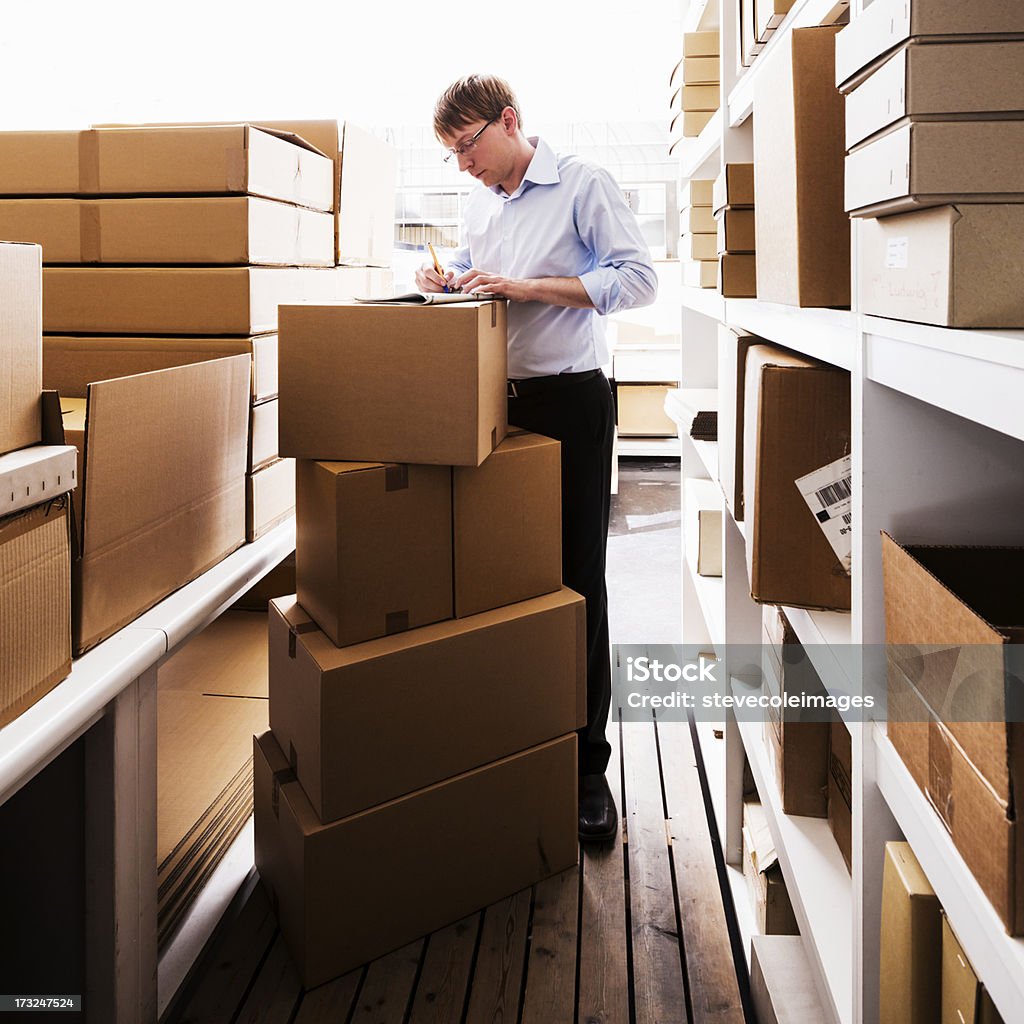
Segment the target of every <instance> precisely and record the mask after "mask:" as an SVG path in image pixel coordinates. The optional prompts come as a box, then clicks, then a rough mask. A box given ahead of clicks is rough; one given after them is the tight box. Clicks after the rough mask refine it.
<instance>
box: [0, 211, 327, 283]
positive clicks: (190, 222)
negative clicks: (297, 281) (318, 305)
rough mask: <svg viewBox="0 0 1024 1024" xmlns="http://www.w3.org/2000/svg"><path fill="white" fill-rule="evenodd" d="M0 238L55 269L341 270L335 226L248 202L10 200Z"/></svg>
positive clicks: (313, 215) (0, 215)
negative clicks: (37, 248)
mask: <svg viewBox="0 0 1024 1024" xmlns="http://www.w3.org/2000/svg"><path fill="white" fill-rule="evenodd" d="M0 237H5V238H17V239H21V240H23V241H26V242H37V243H38V244H39V245H41V246H42V248H43V260H44V261H45V262H46V263H47V264H51V263H230V264H238V263H250V264H268V265H274V264H277V265H281V266H309V267H333V266H334V218H333V217H332V216H331V214H330V213H322V212H320V211H317V210H307V209H304V208H303V207H299V206H291V205H290V204H288V203H277V202H272V201H271V200H268V199H255V198H252V197H246V196H230V197H210V196H204V197H194V198H187V199H183V198H162V199H8V200H5V201H4V202H3V203H0Z"/></svg>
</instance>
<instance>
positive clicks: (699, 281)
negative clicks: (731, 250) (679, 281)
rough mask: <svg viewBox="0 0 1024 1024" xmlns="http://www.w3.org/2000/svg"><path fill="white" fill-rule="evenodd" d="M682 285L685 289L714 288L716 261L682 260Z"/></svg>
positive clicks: (716, 274)
mask: <svg viewBox="0 0 1024 1024" xmlns="http://www.w3.org/2000/svg"><path fill="white" fill-rule="evenodd" d="M681 262H682V267H683V284H684V285H686V287H687V288H715V287H716V286H717V285H718V260H682V261H681Z"/></svg>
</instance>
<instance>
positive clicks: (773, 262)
mask: <svg viewBox="0 0 1024 1024" xmlns="http://www.w3.org/2000/svg"><path fill="white" fill-rule="evenodd" d="M838 31H839V29H838V28H837V27H836V26H834V25H830V26H826V27H820V28H798V29H794V30H793V32H791V33H789V34H788V35H787V36H786V38H785V39H783V40H781V41H780V43H779V44H778V45H777V46H775V47H774V48H773V49H772V51H771V52H770V53H769V54H768V56H767V57H765V66H764V67H763V68H762V69H761V72H760V73H759V75H758V77H757V81H756V82H755V86H754V168H755V179H756V180H755V187H756V190H757V200H758V201H757V206H756V208H755V217H756V220H757V235H758V237H759V238H762V239H765V238H770V239H771V241H772V244H771V245H768V246H762V248H761V249H760V250H759V251H758V253H757V296H758V298H759V299H763V300H767V301H769V302H783V303H786V304H788V305H791V306H849V304H850V224H849V220H848V218H847V216H846V213H845V212H844V208H843V199H842V192H843V154H844V153H845V145H844V137H843V131H844V129H843V124H844V116H843V115H844V110H843V97H842V96H841V95H840V94H839V92H838V91H837V90H836V87H835V84H834V81H833V76H834V66H835V65H834V56H835V38H836V33H837V32H838Z"/></svg>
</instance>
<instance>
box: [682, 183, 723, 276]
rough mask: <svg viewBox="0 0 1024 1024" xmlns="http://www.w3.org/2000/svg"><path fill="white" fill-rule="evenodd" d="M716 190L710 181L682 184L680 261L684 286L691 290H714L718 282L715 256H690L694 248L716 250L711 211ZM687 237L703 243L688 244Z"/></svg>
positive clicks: (713, 221)
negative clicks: (682, 243) (681, 244)
mask: <svg viewBox="0 0 1024 1024" xmlns="http://www.w3.org/2000/svg"><path fill="white" fill-rule="evenodd" d="M714 186H715V183H714V181H712V180H711V179H710V178H705V179H700V178H691V179H690V180H689V181H687V182H684V184H683V192H682V207H681V208H680V210H679V230H680V231H681V232H682V238H683V242H684V245H683V247H682V249H681V251H680V254H679V259H680V263H682V268H683V284H684V285H686V286H687V287H688V288H714V287H715V284H716V282H717V281H718V260H717V259H716V258H715V254H714V252H712V253H711V255H710V256H707V255H704V256H698V257H694V256H691V255H690V252H692V251H693V250H694V249H695V248H696V249H697V250H698V251H700V252H704V253H707V252H708V251H709V249H714V247H715V234H716V232H717V230H718V227H717V225H716V224H715V217H714V212H713V209H712V204H713V201H714ZM688 237H689V238H690V239H695V238H699V239H700V241H699V242H693V241H691V242H690V243H689V244H686V240H687V238H688ZM687 250H689V251H687Z"/></svg>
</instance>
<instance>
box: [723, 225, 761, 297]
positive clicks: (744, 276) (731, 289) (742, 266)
mask: <svg viewBox="0 0 1024 1024" xmlns="http://www.w3.org/2000/svg"><path fill="white" fill-rule="evenodd" d="M716 242H717V239H716ZM757 273H758V271H757V257H756V256H755V255H754V254H753V253H739V252H726V253H722V255H721V256H719V257H718V290H719V291H720V292H721V293H722V295H723V296H724V297H725V298H727V299H756V298H758V295H759V292H758V290H757Z"/></svg>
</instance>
